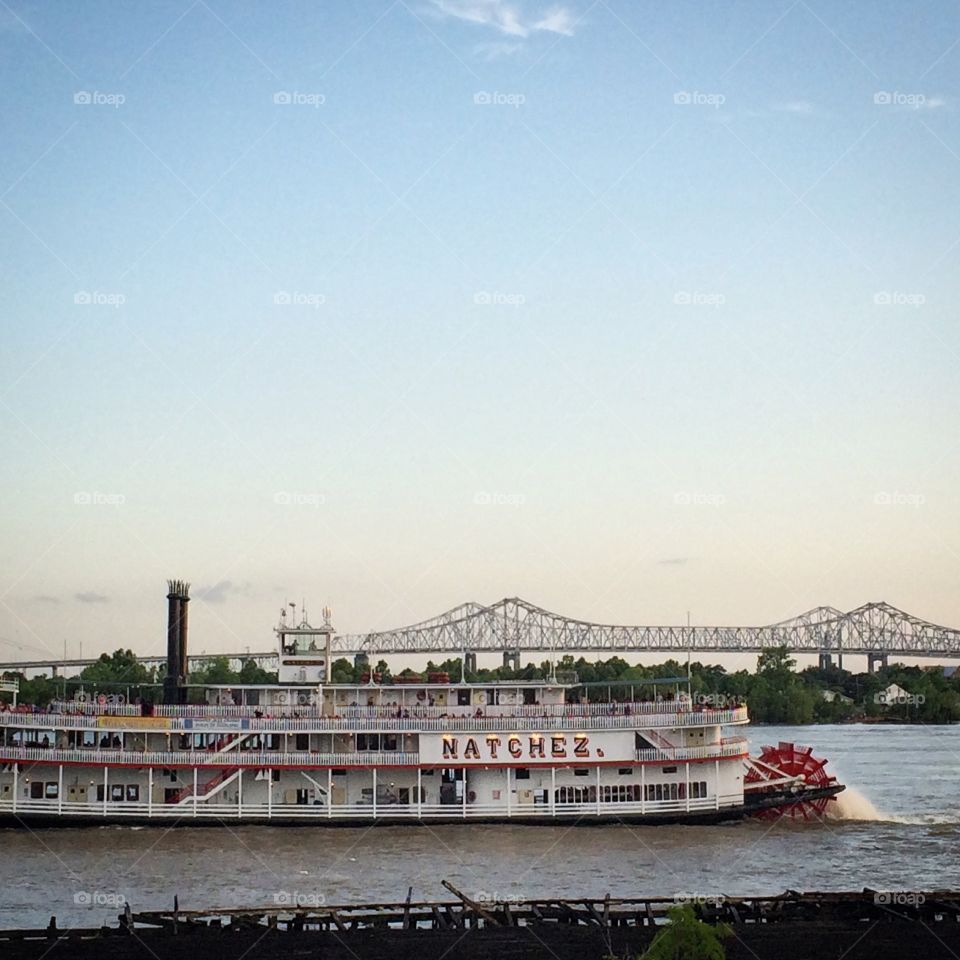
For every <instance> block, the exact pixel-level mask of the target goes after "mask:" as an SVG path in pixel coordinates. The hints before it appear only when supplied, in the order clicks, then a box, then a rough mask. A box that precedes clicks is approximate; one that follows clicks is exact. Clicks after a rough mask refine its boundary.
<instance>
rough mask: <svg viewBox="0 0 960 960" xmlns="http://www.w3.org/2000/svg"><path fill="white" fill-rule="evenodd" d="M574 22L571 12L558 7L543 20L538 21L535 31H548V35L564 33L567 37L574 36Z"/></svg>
mask: <svg viewBox="0 0 960 960" xmlns="http://www.w3.org/2000/svg"><path fill="white" fill-rule="evenodd" d="M573 27H574V20H573V17H572V16H571V15H570V11H569V10H565V9H564V8H563V7H556V8H555V9H553V10H551V11H550V12H549V13H548V14H547V15H546V16H545V17H544V18H543V19H542V20H538V21H537V22H536V23H535V24H534V25H533V28H534V30H546V31H547V32H548V33H562V34H563V35H564V36H565V37H572V36H573Z"/></svg>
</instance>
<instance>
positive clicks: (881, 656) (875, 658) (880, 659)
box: [867, 650, 890, 673]
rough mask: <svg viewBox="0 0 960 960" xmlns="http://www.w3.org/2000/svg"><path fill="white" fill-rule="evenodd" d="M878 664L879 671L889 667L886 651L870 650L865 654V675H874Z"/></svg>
mask: <svg viewBox="0 0 960 960" xmlns="http://www.w3.org/2000/svg"><path fill="white" fill-rule="evenodd" d="M878 663H879V664H880V668H881V669H886V668H887V667H888V666H889V665H890V662H889V660H888V654H887V651H886V650H871V651H870V652H869V653H867V673H876V672H877V664H878Z"/></svg>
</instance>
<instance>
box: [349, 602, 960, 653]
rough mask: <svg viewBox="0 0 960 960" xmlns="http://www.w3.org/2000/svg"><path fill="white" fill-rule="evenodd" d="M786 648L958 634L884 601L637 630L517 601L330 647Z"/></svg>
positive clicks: (856, 648) (828, 648) (899, 643)
mask: <svg viewBox="0 0 960 960" xmlns="http://www.w3.org/2000/svg"><path fill="white" fill-rule="evenodd" d="M776 646H786V647H787V648H788V649H789V650H790V651H791V652H792V653H813V654H819V655H820V656H821V657H826V656H830V655H834V654H836V655H840V656H842V655H843V654H865V655H867V656H868V657H871V658H877V659H885V658H886V656H887V655H890V654H896V655H899V656H908V657H938V658H941V659H942V658H958V659H960V630H956V629H953V628H951V627H942V626H938V625H937V624H935V623H929V622H928V621H926V620H921V619H920V618H919V617H914V616H911V615H910V614H908V613H904V612H903V611H902V610H898V609H897V608H896V607H892V606H890V604H888V603H867V604H864V605H863V606H861V607H857V608H856V609H855V610H850V611H848V612H847V613H844V612H843V611H842V610H838V609H836V607H816V608H814V609H813V610H808V611H806V613H801V614H800V615H799V616H796V617H793V618H791V619H789V620H783V621H781V622H779V623H773V624H769V625H767V626H763V627H701V626H672V627H641V626H614V625H609V624H601V623H591V622H589V621H586V620H572V619H570V618H569V617H563V616H560V615H559V614H556V613H551V612H550V611H549V610H544V609H543V608H542V607H537V606H535V605H534V604H532V603H528V602H527V601H525V600H520V599H519V598H516V597H514V598H508V599H504V600H501V601H499V602H498V603H495V604H493V605H491V606H481V605H480V604H477V603H467V604H463V605H462V606H459V607H455V608H454V609H452V610H448V611H447V612H446V613H442V614H440V616H438V617H434V618H432V619H430V620H424V621H423V622H422V623H416V624H413V625H412V626H408V627H401V628H400V629H397V630H387V631H383V632H378V633H368V634H357V635H344V636H338V637H336V638H335V639H334V649H335V650H337V651H342V652H343V653H348V652H351V653H354V652H357V651H359V652H362V653H365V654H366V655H367V656H368V657H373V656H376V655H380V654H390V653H434V654H452V653H458V652H469V653H483V652H490V651H496V652H503V653H505V654H520V653H525V652H539V653H550V652H556V653H568V652H573V651H581V652H590V653H597V654H599V653H612V652H632V653H640V652H644V653H645V652H665V653H674V654H684V655H685V654H686V653H687V651H690V652H691V653H699V652H704V653H707V652H709V653H751V652H759V651H761V650H764V649H766V648H769V647H776Z"/></svg>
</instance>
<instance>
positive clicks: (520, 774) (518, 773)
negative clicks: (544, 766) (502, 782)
mask: <svg viewBox="0 0 960 960" xmlns="http://www.w3.org/2000/svg"><path fill="white" fill-rule="evenodd" d="M514 776H515V777H516V778H517V780H529V779H530V770H529V768H528V767H517V769H516V770H515V771H514Z"/></svg>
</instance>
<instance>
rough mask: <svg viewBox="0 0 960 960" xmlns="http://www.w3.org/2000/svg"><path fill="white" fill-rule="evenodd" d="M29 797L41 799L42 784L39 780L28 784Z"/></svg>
mask: <svg viewBox="0 0 960 960" xmlns="http://www.w3.org/2000/svg"><path fill="white" fill-rule="evenodd" d="M30 799H31V800H42V799H43V784H42V783H41V782H40V781H39V780H34V781H33V783H31V784H30Z"/></svg>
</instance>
